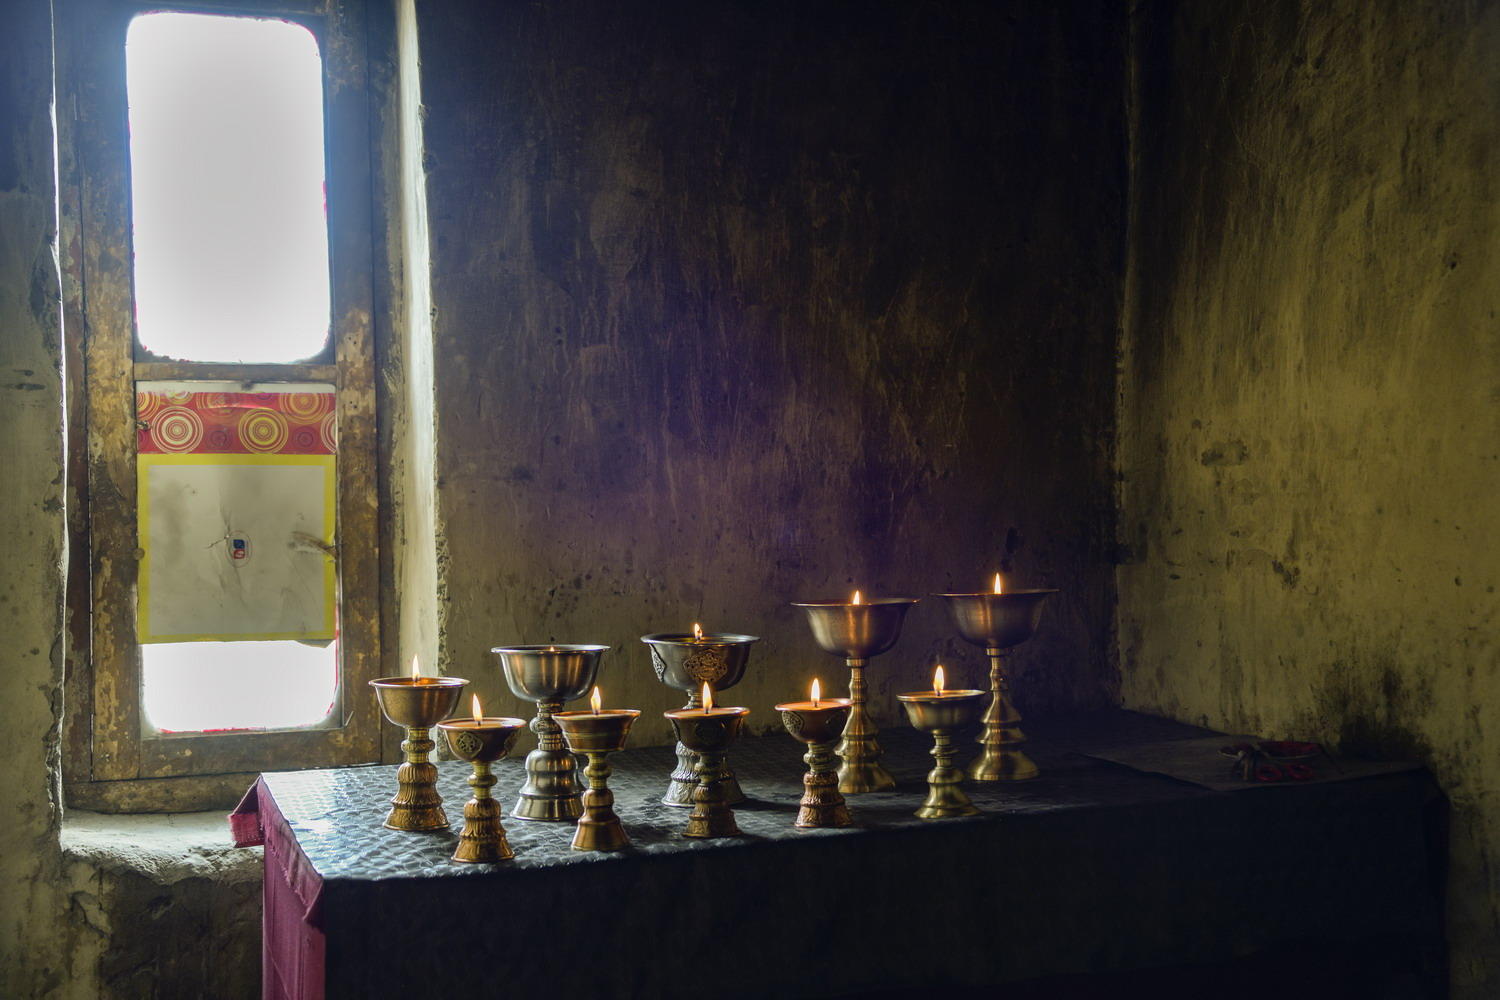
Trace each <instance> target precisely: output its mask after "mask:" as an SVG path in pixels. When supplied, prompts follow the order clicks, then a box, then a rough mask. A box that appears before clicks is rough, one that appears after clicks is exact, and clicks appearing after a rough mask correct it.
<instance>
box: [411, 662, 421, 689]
mask: <svg viewBox="0 0 1500 1000" xmlns="http://www.w3.org/2000/svg"><path fill="white" fill-rule="evenodd" d="M411 682H412V683H413V684H420V683H421V682H422V666H421V664H419V663H418V662H417V658H416V657H415V656H413V657H412V658H411Z"/></svg>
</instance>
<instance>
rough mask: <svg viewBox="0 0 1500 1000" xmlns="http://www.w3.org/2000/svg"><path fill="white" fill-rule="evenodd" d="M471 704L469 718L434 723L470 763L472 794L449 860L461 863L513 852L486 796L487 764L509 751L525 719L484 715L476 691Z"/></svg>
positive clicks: (491, 780)
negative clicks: (471, 710)
mask: <svg viewBox="0 0 1500 1000" xmlns="http://www.w3.org/2000/svg"><path fill="white" fill-rule="evenodd" d="M472 707H473V712H474V717H473V718H471V719H445V720H444V721H442V722H439V723H438V728H439V729H441V730H442V731H443V735H444V736H445V737H447V739H448V749H449V750H452V751H453V755H454V756H455V757H457V758H459V759H460V760H466V761H468V762H469V763H470V765H472V767H473V773H472V774H470V775H469V787H470V788H472V789H473V790H474V794H473V796H472V797H471V798H470V799H469V801H468V802H467V803H465V804H464V829H463V832H462V833H461V834H459V836H458V847H457V848H456V849H455V850H454V852H453V860H454V861H459V862H463V863H465V864H476V863H484V862H490V861H506V860H508V859H510V858H513V857H515V853H514V852H513V851H512V850H511V849H510V841H509V840H507V839H506V838H505V827H504V826H502V825H501V823H500V803H499V802H496V801H495V800H494V798H492V797H491V796H490V789H491V788H493V787H495V775H494V772H492V771H491V770H490V765H491V764H493V763H494V762H495V761H497V760H502V759H504V758H505V757H506V756H507V755H508V754H509V753H510V748H511V747H512V746H513V745H514V744H515V742H516V734H517V733H519V732H520V731H521V730H522V729H523V728H525V726H526V720H524V719H513V718H509V717H490V718H486V717H485V715H484V710H483V709H482V708H481V707H480V704H479V695H477V694H476V695H474V696H473V704H472Z"/></svg>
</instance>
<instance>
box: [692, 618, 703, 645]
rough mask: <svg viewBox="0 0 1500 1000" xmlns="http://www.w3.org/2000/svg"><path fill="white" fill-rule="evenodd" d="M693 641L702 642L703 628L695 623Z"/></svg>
mask: <svg viewBox="0 0 1500 1000" xmlns="http://www.w3.org/2000/svg"><path fill="white" fill-rule="evenodd" d="M693 641H694V642H702V641H703V626H702V625H699V624H698V623H697V622H693Z"/></svg>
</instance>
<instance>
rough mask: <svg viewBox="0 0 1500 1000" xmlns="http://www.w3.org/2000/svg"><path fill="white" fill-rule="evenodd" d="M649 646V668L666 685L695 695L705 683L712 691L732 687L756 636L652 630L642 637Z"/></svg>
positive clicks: (757, 638)
mask: <svg viewBox="0 0 1500 1000" xmlns="http://www.w3.org/2000/svg"><path fill="white" fill-rule="evenodd" d="M641 641H642V642H644V643H645V644H646V645H647V646H649V647H651V669H652V670H654V671H656V679H657V680H659V681H661V682H662V683H663V684H665V685H666V686H667V687H669V688H674V689H675V690H678V691H683V692H686V693H688V694H697V693H698V690H699V689H700V688H701V687H703V685H704V684H707V685H708V686H709V687H710V688H712V689H713V690H715V691H723V690H726V689H728V688H732V687H734V686H735V685H736V684H738V683H739V681H740V678H741V677H743V676H745V666H746V665H747V664H748V663H749V662H750V646H751V644H752V643H757V642H759V641H760V636H756V635H736V634H734V633H732V632H709V633H705V634H704V636H703V638H702V639H701V640H700V639H695V638H693V636H692V635H691V634H690V633H686V632H654V633H652V634H651V635H643V636H641Z"/></svg>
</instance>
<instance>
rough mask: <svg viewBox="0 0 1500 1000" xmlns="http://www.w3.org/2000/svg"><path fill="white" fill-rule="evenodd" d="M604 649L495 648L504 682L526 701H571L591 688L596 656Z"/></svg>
mask: <svg viewBox="0 0 1500 1000" xmlns="http://www.w3.org/2000/svg"><path fill="white" fill-rule="evenodd" d="M607 649H609V647H608V646H588V645H572V646H569V645H560V644H556V643H554V644H552V645H547V646H497V647H495V648H494V649H492V650H490V652H491V653H494V654H495V655H496V656H498V657H500V666H501V667H502V668H503V669H504V671H505V683H506V684H508V685H510V690H511V693H512V694H514V695H515V696H516V697H517V698H523V699H525V700H526V701H572V700H573V699H574V698H579V697H582V696H583V694H584V693H585V692H587V691H588V689H589V688H591V687H593V686H594V678H595V677H597V676H598V674H599V657H600V656H602V655H603V654H604V652H605V650H607Z"/></svg>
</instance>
